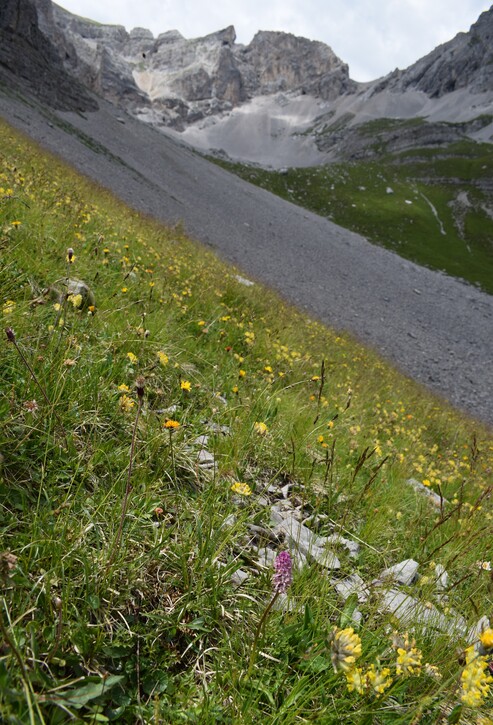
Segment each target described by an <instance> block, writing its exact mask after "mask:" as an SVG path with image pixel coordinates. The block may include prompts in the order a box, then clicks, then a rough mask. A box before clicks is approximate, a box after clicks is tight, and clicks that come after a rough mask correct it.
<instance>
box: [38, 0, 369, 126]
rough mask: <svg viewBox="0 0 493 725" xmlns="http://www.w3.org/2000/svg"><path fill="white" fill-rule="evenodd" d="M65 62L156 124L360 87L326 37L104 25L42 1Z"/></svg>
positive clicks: (99, 90) (50, 31) (88, 81)
mask: <svg viewBox="0 0 493 725" xmlns="http://www.w3.org/2000/svg"><path fill="white" fill-rule="evenodd" d="M37 2H38V3H39V4H40V6H43V22H44V27H45V31H46V32H47V33H48V34H49V35H50V37H51V38H52V40H53V42H56V43H57V45H58V47H60V48H61V49H63V53H62V55H63V62H64V65H65V67H66V69H67V70H68V71H69V72H70V73H72V74H73V75H75V76H76V77H77V78H78V79H79V80H80V81H81V82H82V83H84V84H85V85H87V86H88V87H89V88H91V89H92V90H94V91H95V92H97V93H99V94H101V95H103V96H104V97H105V98H108V99H109V100H111V101H113V102H116V103H119V104H121V105H123V106H124V107H125V108H126V109H127V110H129V111H130V112H132V113H134V114H136V115H137V116H139V117H142V118H144V119H146V120H148V121H151V122H152V123H155V124H157V125H167V126H174V127H175V128H178V129H182V128H184V127H185V126H186V125H187V124H189V123H192V122H194V121H197V120H200V119H202V118H204V117H206V116H209V115H212V114H217V113H221V112H224V111H228V110H231V109H232V108H234V107H236V106H238V105H239V104H241V103H243V102H245V101H247V100H249V99H251V98H252V97H255V96H258V95H263V94H272V93H276V92H278V91H298V92H300V93H306V94H311V95H314V96H316V97H319V98H321V99H325V100H329V99H334V98H336V97H338V96H340V95H341V94H343V93H347V92H351V91H353V90H355V88H356V87H357V84H356V83H355V82H354V81H351V80H350V78H349V71H348V67H347V65H346V64H345V63H343V62H342V61H341V60H340V59H339V58H338V57H337V56H336V55H335V53H334V52H333V51H332V50H331V48H329V47H328V46H327V45H325V44H324V43H320V42H315V41H310V40H306V39H305V38H299V37H296V36H294V35H291V34H289V33H280V32H266V31H260V32H259V33H257V35H256V36H255V37H254V39H253V40H252V42H251V43H250V45H247V46H243V45H237V44H236V43H235V41H236V33H235V29H234V27H233V26H229V27H227V28H225V29H223V30H220V31H218V32H216V33H211V34H210V35H207V36H205V37H203V38H195V39H191V40H189V39H185V38H184V37H183V36H182V35H181V34H180V33H179V32H178V31H176V30H169V31H167V32H165V33H162V34H160V35H159V36H158V37H157V38H154V36H153V35H152V33H151V32H150V31H149V30H146V29H144V28H134V29H133V30H131V31H130V33H128V32H127V31H126V30H125V28H123V27H122V26H111V25H101V24H99V23H94V22H92V21H90V20H86V19H84V18H79V17H77V16H75V15H72V14H71V13H69V12H67V11H66V10H64V9H62V8H60V7H58V6H56V5H54V4H53V5H52V7H51V9H50V7H49V6H50V5H51V3H50V0H37Z"/></svg>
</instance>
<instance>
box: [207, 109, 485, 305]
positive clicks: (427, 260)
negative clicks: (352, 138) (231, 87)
mask: <svg viewBox="0 0 493 725" xmlns="http://www.w3.org/2000/svg"><path fill="white" fill-rule="evenodd" d="M385 121H386V119H381V120H380V121H378V122H372V123H370V124H367V126H368V133H371V134H377V129H376V128H374V126H375V124H379V126H378V127H379V128H380V126H381V125H382V124H384V122H385ZM375 151H376V152H378V160H377V161H372V160H368V161H367V160H363V161H353V162H351V161H347V162H344V163H338V164H330V165H327V166H317V167H312V168H306V169H296V168H295V169H288V170H287V171H283V172H279V171H266V170H263V169H259V168H256V167H251V166H245V165H243V164H236V163H231V162H226V161H222V160H219V161H218V160H217V159H215V161H216V163H219V164H220V165H221V166H224V167H225V168H227V169H229V170H230V171H234V172H235V173H237V174H238V175H239V176H241V177H242V178H244V179H246V180H247V181H250V182H252V183H254V184H257V185H258V186H261V187H263V188H265V189H269V190H270V191H272V192H274V193H275V194H278V195H279V196H282V197H283V198H285V199H288V200H289V201H293V202H294V203H296V204H299V205H300V206H304V207H306V208H307V209H311V210H312V211H314V212H316V213H317V214H320V215H322V216H326V217H329V218H330V219H332V220H333V221H334V222H336V223H337V224H341V225H342V226H343V227H346V228H347V229H351V230H353V231H355V232H359V233H361V234H363V235H364V236H365V237H367V239H369V240H370V241H372V242H375V243H377V244H380V245H382V246H384V247H387V248H388V249H393V250H394V251H396V252H397V253H398V254H400V255H401V256H403V257H406V258H407V259H411V260H413V261H415V262H417V263H418V264H422V265H424V266H426V267H431V268H432V269H439V270H443V271H445V272H447V274H450V275H453V276H455V277H461V278H462V279H465V280H467V281H468V282H471V283H472V284H475V285H478V286H480V287H482V289H484V290H485V291H486V292H489V293H490V294H493V146H492V145H491V144H479V143H474V142H473V141H462V142H459V143H455V144H451V145H450V146H449V147H447V148H444V149H442V148H441V149H436V148H434V149H414V150H413V151H406V152H403V153H399V154H386V153H385V149H382V148H380V149H375Z"/></svg>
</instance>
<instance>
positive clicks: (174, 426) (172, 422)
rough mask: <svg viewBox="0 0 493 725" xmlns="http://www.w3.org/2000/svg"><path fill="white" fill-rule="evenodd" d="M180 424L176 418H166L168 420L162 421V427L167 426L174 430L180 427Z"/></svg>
mask: <svg viewBox="0 0 493 725" xmlns="http://www.w3.org/2000/svg"><path fill="white" fill-rule="evenodd" d="M180 425H181V424H180V423H178V421H177V420H170V419H169V418H168V420H166V422H165V423H164V427H165V428H167V429H168V430H176V429H177V428H179V427H180Z"/></svg>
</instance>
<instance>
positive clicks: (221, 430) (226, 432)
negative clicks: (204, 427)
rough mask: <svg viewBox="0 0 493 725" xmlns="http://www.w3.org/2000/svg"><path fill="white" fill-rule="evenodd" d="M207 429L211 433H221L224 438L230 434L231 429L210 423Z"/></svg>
mask: <svg viewBox="0 0 493 725" xmlns="http://www.w3.org/2000/svg"><path fill="white" fill-rule="evenodd" d="M208 428H209V431H210V432H211V433H221V434H222V435H224V436H229V435H230V434H231V428H230V427H229V425H219V424H218V423H211V424H210V425H209V426H208Z"/></svg>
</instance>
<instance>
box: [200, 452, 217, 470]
mask: <svg viewBox="0 0 493 725" xmlns="http://www.w3.org/2000/svg"><path fill="white" fill-rule="evenodd" d="M197 462H198V464H199V466H200V467H201V468H202V469H204V470H211V469H213V468H215V466H216V461H215V458H214V456H213V455H212V453H210V452H209V451H208V450H206V449H205V448H201V449H200V451H199V452H198V454H197Z"/></svg>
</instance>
